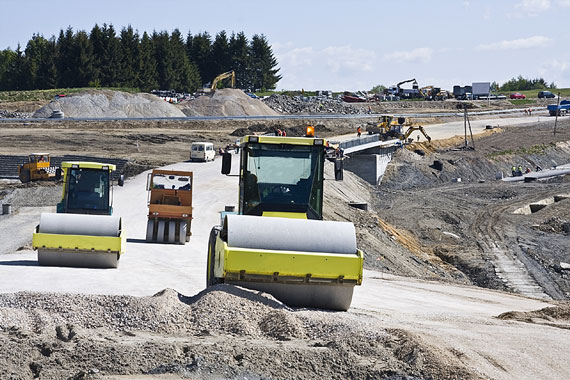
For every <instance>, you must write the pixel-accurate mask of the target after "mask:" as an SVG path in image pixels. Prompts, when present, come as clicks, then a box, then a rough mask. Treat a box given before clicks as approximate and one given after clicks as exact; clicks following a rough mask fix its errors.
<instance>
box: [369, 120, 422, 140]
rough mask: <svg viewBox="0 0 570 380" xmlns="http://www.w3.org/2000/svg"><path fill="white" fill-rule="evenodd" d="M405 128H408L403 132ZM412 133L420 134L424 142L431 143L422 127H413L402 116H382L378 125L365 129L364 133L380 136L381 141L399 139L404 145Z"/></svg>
mask: <svg viewBox="0 0 570 380" xmlns="http://www.w3.org/2000/svg"><path fill="white" fill-rule="evenodd" d="M406 127H408V128H407V129H406V130H405V131H404V129H405V128H406ZM414 131H419V132H421V133H422V134H423V135H424V136H425V138H426V140H428V142H431V137H430V136H429V135H428V134H427V132H426V131H425V129H424V127H422V126H421V125H413V123H412V122H410V121H409V120H406V118H405V117H402V116H400V117H395V116H392V115H382V116H381V117H380V119H379V120H378V123H376V124H375V125H368V126H367V127H366V132H368V134H369V135H373V134H380V137H381V139H382V140H390V139H400V140H402V141H403V142H404V143H406V142H409V141H410V140H409V138H410V135H411V134H412V133H413V132H414Z"/></svg>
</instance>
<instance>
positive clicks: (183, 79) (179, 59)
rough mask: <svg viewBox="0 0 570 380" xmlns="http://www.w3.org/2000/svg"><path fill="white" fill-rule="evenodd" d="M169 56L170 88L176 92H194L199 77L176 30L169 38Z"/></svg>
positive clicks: (198, 83)
mask: <svg viewBox="0 0 570 380" xmlns="http://www.w3.org/2000/svg"><path fill="white" fill-rule="evenodd" d="M170 54H171V59H172V73H173V81H172V82H171V86H170V88H173V89H176V90H178V91H187V92H190V91H192V92H193V91H195V90H196V89H197V88H198V86H199V85H200V77H199V75H198V70H197V68H196V65H194V64H193V63H191V62H190V59H189V58H188V56H187V55H186V45H185V43H184V41H183V40H182V34H181V33H180V31H179V30H178V29H175V30H174V31H173V32H172V36H171V37H170Z"/></svg>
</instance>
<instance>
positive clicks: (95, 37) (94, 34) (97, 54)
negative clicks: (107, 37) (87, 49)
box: [89, 24, 105, 87]
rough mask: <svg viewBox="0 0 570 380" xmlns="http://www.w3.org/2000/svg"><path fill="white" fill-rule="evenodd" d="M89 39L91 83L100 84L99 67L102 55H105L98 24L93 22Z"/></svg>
mask: <svg viewBox="0 0 570 380" xmlns="http://www.w3.org/2000/svg"><path fill="white" fill-rule="evenodd" d="M89 41H90V42H91V47H92V48H93V78H92V79H91V84H92V85H93V86H95V87H98V86H100V85H101V67H102V65H103V57H104V56H105V43H104V37H103V30H101V28H100V27H99V25H97V24H95V26H94V27H93V29H91V33H89Z"/></svg>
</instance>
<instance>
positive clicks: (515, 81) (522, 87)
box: [491, 75, 556, 92]
mask: <svg viewBox="0 0 570 380" xmlns="http://www.w3.org/2000/svg"><path fill="white" fill-rule="evenodd" d="M555 88H556V85H555V84H554V82H552V83H550V84H549V83H547V82H546V81H545V80H544V79H543V78H536V79H527V78H523V76H522V75H519V76H518V78H512V79H510V80H508V81H507V82H505V83H503V84H502V85H499V83H497V82H493V83H492V84H491V89H492V90H493V91H503V92H509V91H526V90H545V89H555Z"/></svg>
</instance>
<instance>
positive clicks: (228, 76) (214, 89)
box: [210, 70, 236, 92]
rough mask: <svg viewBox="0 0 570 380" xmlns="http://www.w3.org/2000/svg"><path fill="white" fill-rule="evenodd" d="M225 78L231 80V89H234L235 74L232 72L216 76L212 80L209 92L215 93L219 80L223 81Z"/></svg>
mask: <svg viewBox="0 0 570 380" xmlns="http://www.w3.org/2000/svg"><path fill="white" fill-rule="evenodd" d="M226 78H231V81H232V88H235V87H236V73H235V71H234V70H231V71H228V72H225V73H222V74H220V75H218V76H217V77H215V78H214V80H213V81H212V85H211V86H210V91H211V92H214V91H216V88H218V82H219V81H221V80H224V79H226Z"/></svg>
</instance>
